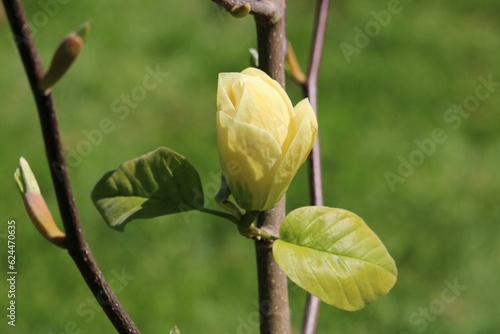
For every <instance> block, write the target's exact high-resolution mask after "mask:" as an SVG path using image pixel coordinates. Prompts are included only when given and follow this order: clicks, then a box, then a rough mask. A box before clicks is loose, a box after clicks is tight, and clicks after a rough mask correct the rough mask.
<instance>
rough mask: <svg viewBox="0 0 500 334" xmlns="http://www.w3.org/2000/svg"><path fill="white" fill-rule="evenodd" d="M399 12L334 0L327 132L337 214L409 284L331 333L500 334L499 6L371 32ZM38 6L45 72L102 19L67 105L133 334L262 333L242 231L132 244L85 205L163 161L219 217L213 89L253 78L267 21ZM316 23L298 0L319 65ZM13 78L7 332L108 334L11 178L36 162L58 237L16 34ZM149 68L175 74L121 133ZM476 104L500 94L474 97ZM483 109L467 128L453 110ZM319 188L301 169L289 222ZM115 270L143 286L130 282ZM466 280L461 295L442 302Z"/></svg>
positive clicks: (413, 13)
mask: <svg viewBox="0 0 500 334" xmlns="http://www.w3.org/2000/svg"><path fill="white" fill-rule="evenodd" d="M392 4H394V1H367V0H362V1H355V2H352V1H344V0H343V1H334V3H333V5H332V8H331V20H330V24H329V26H328V32H327V36H326V44H325V50H324V58H323V62H322V72H321V75H320V82H319V112H320V116H319V121H320V133H321V144H322V153H323V160H322V163H323V172H324V191H325V203H326V205H328V206H333V207H340V208H345V209H348V210H351V211H354V212H356V213H357V214H359V215H360V216H361V217H363V218H364V219H365V221H366V222H367V223H368V225H369V226H370V227H371V228H372V229H373V230H374V231H375V232H376V233H377V234H378V235H379V237H380V238H381V239H382V240H383V242H384V243H385V245H386V246H387V248H388V249H389V251H390V253H391V254H392V255H393V257H394V258H395V260H396V262H397V264H398V268H399V279H398V282H397V284H396V286H395V287H394V288H393V290H392V291H391V292H390V293H389V294H388V295H387V296H385V297H383V298H382V299H380V300H379V301H378V302H376V303H374V304H373V305H370V306H368V307H366V308H365V309H363V310H361V311H359V312H355V313H349V312H344V311H340V310H337V309H335V308H333V307H330V306H327V305H323V307H322V309H321V315H320V319H319V328H318V333H421V332H425V333H493V332H495V331H496V329H498V328H500V320H499V318H498V316H496V315H495V311H494V310H495V309H496V310H498V294H499V293H500V289H498V284H497V279H498V276H499V274H500V269H499V266H498V255H499V254H500V247H499V243H498V236H499V224H498V223H499V218H500V209H499V207H500V205H499V201H500V192H499V190H500V176H499V166H500V138H499V136H498V129H499V124H500V115H499V112H498V106H499V105H500V86H499V85H498V84H497V85H496V86H495V85H493V86H491V87H489V88H490V91H488V90H487V88H486V87H484V86H482V84H481V80H480V79H479V77H483V78H485V79H488V77H489V76H492V80H493V81H495V82H500V64H499V61H498V59H499V48H500V34H499V31H500V21H499V20H498V14H499V13H500V3H499V2H498V1H496V0H480V1H475V2H471V1H466V0H460V1H451V0H448V1H432V2H423V1H409V0H405V1H402V2H401V3H400V5H399V7H397V8H398V10H399V12H398V13H397V14H392V15H391V17H390V20H389V19H388V18H387V17H386V22H384V25H383V26H381V25H380V24H379V23H376V21H375V18H374V16H373V14H372V13H371V12H372V11H375V13H379V12H380V11H381V10H387V8H388V6H391V5H392ZM25 7H26V10H27V15H28V18H29V19H30V21H31V22H32V24H33V25H34V27H35V28H36V30H37V31H36V33H35V40H36V45H37V47H38V49H39V52H40V54H41V57H42V60H43V63H44V65H45V66H47V65H48V63H49V62H50V58H51V55H52V52H53V50H54V49H55V48H56V46H57V45H58V43H59V41H60V40H61V39H62V38H63V37H64V36H65V35H66V33H67V32H69V31H70V30H73V29H75V28H76V27H78V26H79V25H80V24H81V23H82V22H83V21H85V20H87V19H89V18H90V19H92V20H93V31H92V34H91V36H90V39H89V41H88V43H87V44H86V46H85V48H84V51H83V53H82V55H81V56H80V58H79V59H78V60H77V62H76V63H75V65H74V66H73V68H72V69H71V71H70V72H69V74H67V75H66V76H65V77H64V78H63V80H62V81H61V82H60V83H59V84H58V85H57V87H56V89H55V90H54V98H55V101H56V106H57V110H58V115H59V123H60V129H61V132H62V136H63V139H64V145H65V148H66V150H67V152H68V153H69V154H72V157H71V158H70V160H71V161H72V166H73V168H72V169H71V180H72V185H73V187H74V192H75V197H76V201H77V204H78V209H79V212H80V214H81V218H82V223H83V228H84V232H85V234H86V237H87V240H88V242H89V244H90V246H91V248H92V251H93V253H94V255H95V257H96V259H97V260H98V263H99V264H100V266H101V269H102V272H103V274H104V275H105V276H106V277H107V278H108V279H109V280H114V284H115V289H116V291H117V293H118V297H119V299H120V300H121V301H122V302H123V304H124V306H125V307H126V309H127V310H128V312H129V313H130V315H131V316H132V318H133V319H134V321H135V322H136V324H137V325H138V326H139V328H140V329H141V330H142V332H143V333H166V332H167V331H168V329H170V328H171V327H172V326H173V325H175V324H176V325H178V326H179V328H180V329H181V330H182V333H224V334H229V333H257V332H258V330H257V328H256V326H255V325H256V322H255V321H256V320H255V319H256V318H255V315H256V313H255V306H256V303H257V295H256V290H257V286H256V273H255V260H254V250H253V244H252V243H251V242H250V241H248V240H246V239H244V238H242V237H240V236H239V235H238V234H237V231H236V229H235V228H234V227H233V226H231V225H230V224H228V223H226V222H224V221H221V220H218V219H215V218H212V217H209V216H203V215H202V214H195V215H191V216H189V220H185V219H183V218H182V217H181V216H171V217H162V218H158V219H152V220H144V221H136V222H134V223H132V224H130V225H129V226H128V227H127V229H126V230H125V232H124V233H119V232H116V231H114V230H112V229H110V228H109V227H107V226H106V225H105V223H104V222H103V220H102V219H101V217H100V216H99V215H98V213H97V211H96V209H95V208H94V207H93V204H92V203H91V201H90V199H89V197H90V192H91V190H92V188H93V185H94V183H95V182H96V181H97V180H98V179H99V178H100V177H101V176H102V175H103V174H104V173H105V172H106V171H108V170H111V169H114V168H116V167H117V166H118V165H119V164H120V163H121V162H123V161H125V160H128V159H131V158H133V157H136V156H139V155H141V154H143V153H146V152H149V151H151V150H153V149H155V148H156V147H158V146H168V147H170V148H172V149H174V150H176V151H178V152H180V153H182V154H183V155H185V156H186V157H187V158H188V159H189V160H190V161H191V162H192V163H193V164H194V165H195V166H197V168H198V169H199V171H200V174H201V177H202V182H203V184H204V185H205V187H206V195H207V196H206V197H207V201H208V202H209V205H210V206H211V207H214V204H213V200H212V198H213V195H214V193H215V192H216V191H217V181H216V179H217V175H218V171H219V168H218V156H217V146H216V136H215V121H214V113H215V92H216V80H217V74H218V73H219V72H227V71H241V70H242V69H244V68H245V67H247V65H248V58H249V56H248V49H249V48H251V47H255V33H254V25H253V21H252V19H251V18H245V19H241V20H237V19H234V18H232V17H231V16H229V15H228V14H226V13H225V12H223V11H222V10H220V9H218V8H217V7H216V6H215V5H214V4H212V3H211V2H210V1H208V0H204V1H171V2H168V1H164V2H158V1H128V2H123V1H116V0H111V1H105V2H102V1H76V0H73V1H62V0H61V1H60V2H57V1H56V0H46V1H33V0H29V1H28V0H27V1H25ZM313 16H314V4H313V1H288V38H289V39H290V40H291V41H292V42H293V45H294V48H295V50H296V53H297V55H298V58H299V60H300V62H301V63H302V65H303V66H304V67H305V66H306V63H307V57H308V54H309V48H310V40H311V34H312V20H313ZM375 16H377V15H375ZM370 22H372V23H370ZM367 24H368V26H367ZM367 27H368V28H369V29H373V30H369V33H370V34H371V35H372V37H368V38H369V44H368V43H367V40H364V41H363V40H361V39H359V36H358V37H357V36H356V34H357V33H356V28H359V29H360V30H362V31H365V28H367ZM377 27H379V29H377ZM356 38H357V40H356ZM356 42H358V47H359V48H358V49H357V51H356V52H355V53H352V54H351V55H350V56H349V57H346V56H345V55H344V53H343V52H342V50H341V45H344V46H345V45H346V44H349V45H351V46H353V47H355V46H356V44H355V43H356ZM363 42H364V44H368V45H362V44H363ZM342 43H346V44H342ZM360 43H361V44H360ZM361 46H362V47H361ZM0 64H1V70H0V106H1V107H0V108H1V122H0V124H1V125H0V140H1V150H0V161H1V166H2V167H1V173H0V189H1V191H0V196H1V197H0V209H1V210H0V212H1V217H0V219H1V221H2V224H1V226H2V227H1V228H0V255H1V257H0V262H1V263H2V265H1V268H2V273H1V275H0V276H1V277H3V278H2V281H3V283H2V284H0V286H1V289H2V291H0V296H1V298H0V300H1V303H0V304H1V305H0V306H1V307H0V308H1V309H2V310H4V311H3V312H5V313H6V307H7V298H6V295H7V290H6V288H5V275H6V274H5V272H6V266H5V264H6V256H7V249H6V242H5V237H6V232H7V227H6V222H7V220H8V219H16V221H17V239H16V240H17V248H16V249H17V270H18V276H17V296H16V300H17V325H16V327H15V328H12V327H10V326H7V324H6V321H7V320H6V317H5V315H2V318H3V320H2V323H1V324H0V332H2V333H40V334H51V333H52V334H60V333H112V332H114V329H113V327H112V326H111V325H110V323H109V322H108V320H107V318H106V317H105V316H104V314H103V312H102V311H100V310H99V309H95V310H94V308H93V306H92V305H93V297H92V295H91V293H90V291H89V290H88V288H87V286H86V285H85V284H84V282H83V279H82V278H81V276H80V275H79V273H78V271H77V269H76V267H75V265H74V264H73V262H72V261H71V259H70V257H69V256H68V255H67V254H66V253H65V252H64V251H61V250H60V249H57V248H56V247H53V246H52V245H51V244H49V243H48V242H46V241H45V240H44V239H43V238H41V237H40V235H39V234H38V232H37V231H36V230H35V229H34V227H33V226H32V224H31V223H30V221H29V219H28V217H27V214H26V213H25V211H24V207H23V204H22V201H21V198H20V196H19V194H18V191H17V189H16V187H15V184H14V180H13V177H12V174H13V172H14V170H15V168H16V167H17V164H18V158H19V156H21V155H22V156H24V157H26V158H27V159H28V161H29V162H30V164H31V166H32V168H33V170H34V172H35V174H36V175H37V178H38V180H39V183H40V186H41V188H42V191H43V192H44V195H45V198H46V200H47V202H48V204H49V206H50V207H51V209H52V210H53V212H54V215H55V216H56V218H57V220H58V221H59V217H58V214H57V205H56V201H55V198H54V191H53V189H52V187H51V181H50V178H49V170H48V167H47V164H46V161H45V154H44V149H43V145H42V142H41V132H40V129H39V123H38V119H37V116H36V110H35V106H34V102H33V99H32V97H31V95H30V91H29V88H28V84H27V79H26V77H25V74H24V70H23V68H22V66H21V62H20V60H19V58H18V56H17V53H16V51H15V50H14V48H13V45H12V43H11V41H10V39H9V27H8V25H7V23H6V21H5V18H0ZM148 66H150V67H152V68H156V66H159V68H160V69H161V71H163V72H168V73H169V76H168V77H166V78H164V79H163V80H162V81H161V82H160V83H159V85H158V87H157V88H155V89H153V90H149V91H147V96H145V97H144V98H142V97H141V99H140V101H136V102H137V104H136V105H134V107H130V108H129V111H130V112H129V113H128V115H127V116H126V117H122V118H120V116H123V115H124V114H122V113H121V112H120V113H116V112H114V109H113V103H118V102H116V100H118V101H120V99H121V96H122V95H123V94H129V95H130V94H131V92H133V91H136V92H138V91H139V90H140V88H136V87H138V86H139V87H140V86H141V85H142V81H143V78H144V77H145V76H146V75H147V70H146V68H147V67H148ZM478 87H480V88H478ZM288 88H289V89H288V90H289V93H290V95H291V98H292V101H293V102H294V103H296V102H298V101H299V100H300V99H301V95H300V91H299V89H298V88H297V87H295V86H294V84H293V83H291V82H289V83H288ZM134 89H135V90H134ZM476 89H479V91H480V92H481V93H483V95H484V93H487V92H489V96H488V97H487V98H482V99H481V100H478V99H474V96H475V94H476ZM475 101H478V102H479V103H478V105H473V104H471V106H469V107H468V108H469V109H471V110H472V111H471V112H470V114H467V116H466V114H463V116H462V115H459V114H455V113H453V112H451V111H448V110H449V109H450V108H451V107H453V105H454V104H463V103H473V102H475ZM116 106H117V105H116V104H115V107H116ZM121 106H123V104H121ZM447 116H448V117H449V118H448V121H447V120H446V117H447ZM451 117H454V118H453V120H454V121H453V122H452V121H451ZM105 118H108V119H110V120H112V124H113V127H112V128H113V131H111V132H110V133H104V134H103V135H102V138H101V139H100V140H98V141H97V142H96V143H97V144H96V145H91V146H90V149H88V150H87V151H85V150H84V146H85V144H83V143H84V142H86V141H87V138H86V137H85V131H87V132H92V131H93V130H95V129H99V124H100V122H101V120H102V119H105ZM459 121H460V124H458V122H459ZM436 128H438V129H442V131H443V132H444V136H445V137H444V138H445V140H442V142H439V143H437V142H434V144H433V145H434V147H433V148H432V144H429V145H428V146H427V149H428V153H429V154H424V153H418V152H419V151H420V149H419V147H418V146H417V144H416V142H415V141H424V142H427V143H429V140H431V138H432V133H433V131H434V130H435V129H436ZM78 148H80V152H84V153H85V154H78V151H77V150H78ZM87 148H89V146H87ZM82 149H83V150H84V151H81V150H82ZM75 152H76V153H75ZM420 152H421V151H420ZM76 154H78V157H77V156H76ZM402 159H403V160H408V159H413V161H414V162H415V163H416V164H417V165H418V166H414V167H413V168H414V170H413V171H412V172H411V173H410V172H409V173H408V174H405V177H404V178H403V179H404V182H402V180H403V179H400V180H399V181H401V182H396V183H395V184H393V186H392V187H391V186H390V185H389V184H388V182H387V180H386V176H385V174H386V172H391V173H394V174H397V173H398V167H399V166H400V164H401V160H402ZM415 159H416V160H415ZM419 159H420V160H419ZM306 172H307V171H306V168H303V169H301V171H300V173H299V174H298V176H297V177H296V179H295V180H294V182H293V184H292V187H291V189H290V192H289V196H288V209H289V210H291V209H293V208H295V207H298V206H303V205H307V204H308V201H309V200H308V197H307V195H305V194H307V183H306V179H307V174H306ZM409 174H411V175H409ZM117 273H125V274H126V275H127V276H128V278H127V277H125V278H123V277H122V278H121V279H122V280H121V281H120V280H119V279H118V276H119V275H118V274H117ZM454 282H455V283H458V284H459V285H461V286H465V288H464V287H462V289H461V290H460V289H459V290H456V291H455V294H453V293H451V292H450V291H447V290H446V289H447V286H448V285H449V284H450V283H451V284H453V283H454ZM443 293H444V294H443ZM451 297H454V298H451ZM451 299H453V301H451ZM290 300H291V309H292V317H293V325H294V328H295V329H297V330H298V329H299V328H300V324H301V320H302V311H303V308H304V300H305V293H304V292H303V291H302V290H301V289H299V288H297V287H296V286H294V285H293V284H291V285H290ZM425 309H429V311H428V313H427V314H424V313H423V312H425Z"/></svg>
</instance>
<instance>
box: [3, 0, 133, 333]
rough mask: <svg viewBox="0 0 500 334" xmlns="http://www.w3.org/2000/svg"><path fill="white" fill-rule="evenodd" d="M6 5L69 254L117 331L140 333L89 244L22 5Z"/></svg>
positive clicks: (6, 1)
mask: <svg viewBox="0 0 500 334" xmlns="http://www.w3.org/2000/svg"><path fill="white" fill-rule="evenodd" d="M3 5H4V7H5V12H6V14H7V17H8V19H9V22H10V26H11V28H12V33H13V35H14V40H15V42H16V45H17V48H18V50H19V54H20V56H21V59H22V62H23V64H24V68H25V70H26V74H27V76H28V80H29V83H30V86H31V90H32V93H33V96H34V98H35V102H36V105H37V109H38V115H39V118H40V124H41V127H42V133H43V139H44V143H45V151H46V155H47V160H48V163H49V166H50V167H51V168H50V174H51V177H52V182H53V185H54V189H55V191H56V195H57V202H58V205H59V212H60V214H61V218H62V221H63V225H64V230H65V232H66V245H67V248H68V253H69V255H70V256H71V257H72V259H73V261H74V262H75V264H76V265H77V267H78V269H79V270H80V273H81V274H82V276H83V278H84V279H85V282H87V285H88V287H89V288H90V290H91V291H92V293H93V294H94V296H95V298H96V299H97V301H98V302H99V304H101V307H102V308H103V310H104V312H105V313H106V315H107V316H108V318H109V320H110V321H111V322H112V323H113V325H114V326H115V328H116V330H117V331H118V332H119V333H129V334H130V333H139V330H138V329H137V327H136V326H135V324H134V323H133V322H132V320H131V319H130V317H129V316H128V314H127V313H126V312H125V310H124V309H123V307H122V306H121V304H120V302H119V301H118V299H117V298H116V296H115V294H114V293H113V291H112V290H111V288H110V287H109V285H108V283H107V282H106V280H105V279H104V276H103V275H102V273H101V270H100V269H99V267H98V266H97V263H96V262H95V260H94V257H93V256H92V253H91V252H90V249H89V246H88V244H87V242H86V241H85V237H84V235H83V232H82V228H81V225H80V219H79V216H78V213H77V209H76V205H75V201H74V197H73V192H72V189H71V185H70V182H69V177H68V172H67V166H66V162H65V159H64V153H63V148H62V144H61V138H60V135H59V129H58V125H57V118H56V114H55V109H54V103H53V100H52V96H51V94H44V93H43V92H42V91H41V90H40V89H39V88H38V87H39V81H40V78H41V77H42V76H43V74H44V70H43V68H42V66H41V64H40V59H39V56H38V54H37V51H36V48H35V45H34V42H33V38H32V35H31V33H30V30H29V26H28V23H27V20H26V16H25V13H24V10H23V8H22V5H21V2H20V0H3Z"/></svg>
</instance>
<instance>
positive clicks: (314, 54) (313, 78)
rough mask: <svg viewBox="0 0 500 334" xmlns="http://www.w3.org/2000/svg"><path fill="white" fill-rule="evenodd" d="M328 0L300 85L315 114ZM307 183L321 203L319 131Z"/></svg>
mask: <svg viewBox="0 0 500 334" xmlns="http://www.w3.org/2000/svg"><path fill="white" fill-rule="evenodd" d="M329 4H330V3H329V0H318V2H317V10H316V22H315V28H314V42H313V45H312V48H311V56H310V59H309V70H308V73H307V80H306V82H305V84H303V85H302V88H303V92H304V95H305V96H306V97H308V98H309V102H310V103H311V106H312V107H313V109H314V111H315V112H316V114H318V102H317V100H318V99H317V97H318V90H317V86H318V73H319V65H320V62H321V53H322V50H323V44H324V40H325V31H326V24H327V21H328V8H329ZM309 184H310V193H311V204H312V205H317V206H322V205H323V186H322V177H321V153H320V146H319V132H318V137H317V139H316V143H315V144H314V147H313V149H312V151H311V154H310V156H309ZM319 306H320V300H319V299H318V298H317V297H315V296H312V295H310V294H307V300H306V309H305V313H304V323H303V326H302V334H314V333H315V332H316V327H317V322H318V315H319Z"/></svg>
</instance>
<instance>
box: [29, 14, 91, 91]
mask: <svg viewBox="0 0 500 334" xmlns="http://www.w3.org/2000/svg"><path fill="white" fill-rule="evenodd" d="M89 31H90V23H89V22H85V23H84V24H83V25H82V26H81V27H80V28H78V30H77V31H76V32H70V33H69V34H68V35H67V36H66V37H65V38H64V39H63V41H62V42H61V44H59V46H58V48H57V50H56V52H55V53H54V56H53V57H52V61H51V63H50V66H49V69H48V70H47V72H46V73H45V75H44V76H43V77H42V78H41V79H40V83H39V88H40V89H41V90H42V91H43V92H45V91H47V90H48V89H50V88H52V87H53V86H54V85H55V84H56V83H57V82H58V81H59V79H61V78H62V76H63V75H64V74H65V73H66V72H67V71H68V69H69V67H70V66H71V65H72V64H73V62H74V61H75V59H76V58H77V57H78V55H79V54H80V52H81V50H82V48H83V44H84V43H85V39H86V37H87V36H88V34H89Z"/></svg>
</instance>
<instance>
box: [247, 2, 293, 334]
mask: <svg viewBox="0 0 500 334" xmlns="http://www.w3.org/2000/svg"><path fill="white" fill-rule="evenodd" d="M253 2H254V3H258V2H262V3H265V2H266V1H253ZM267 3H268V4H272V5H273V6H274V8H275V12H274V15H273V17H272V18H269V17H268V19H267V20H263V19H262V17H258V16H256V17H255V24H256V29H257V47H258V51H259V67H260V69H261V70H263V71H264V72H266V73H267V74H268V75H269V76H270V77H271V78H273V79H274V80H276V81H277V82H278V83H279V84H280V85H281V86H282V87H283V88H284V87H285V65H284V63H285V53H286V52H285V49H286V26H285V7H286V0H275V1H267ZM253 9H255V7H253ZM276 18H278V19H276ZM284 217H285V198H283V199H282V200H281V202H280V204H279V205H278V206H277V207H276V208H274V209H273V210H270V211H266V212H262V213H261V214H260V215H259V217H258V219H257V225H258V227H259V228H262V229H263V230H265V231H267V232H268V233H270V234H272V235H279V228H280V226H281V223H282V221H283V219H284ZM272 246H273V241H270V240H260V241H255V251H256V257H257V275H258V283H259V308H260V319H261V322H260V333H261V334H276V333H280V334H288V333H290V332H291V327H290V306H289V302H288V285H287V278H286V275H285V274H284V273H283V271H282V270H281V269H280V268H279V267H278V265H277V263H276V261H275V260H274V256H273V254H272Z"/></svg>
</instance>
